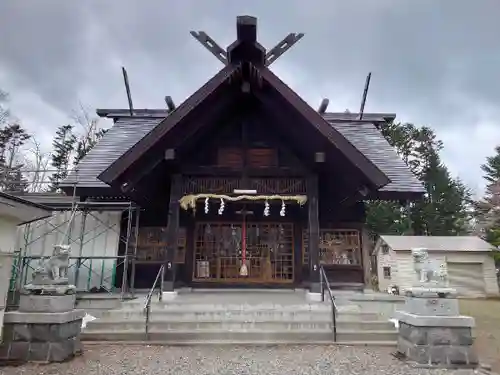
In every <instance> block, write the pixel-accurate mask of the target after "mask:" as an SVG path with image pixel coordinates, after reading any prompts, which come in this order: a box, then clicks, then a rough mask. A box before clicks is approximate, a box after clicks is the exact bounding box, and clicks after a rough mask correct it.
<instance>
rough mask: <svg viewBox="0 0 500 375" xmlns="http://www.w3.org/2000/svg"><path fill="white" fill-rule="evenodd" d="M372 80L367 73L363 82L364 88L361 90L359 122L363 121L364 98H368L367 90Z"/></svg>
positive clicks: (370, 75) (370, 74)
mask: <svg viewBox="0 0 500 375" xmlns="http://www.w3.org/2000/svg"><path fill="white" fill-rule="evenodd" d="M371 78H372V73H371V72H370V73H368V76H367V77H366V82H365V88H364V90H363V97H362V98H361V107H360V108H359V120H363V113H364V112H365V104H366V97H367V96H368V88H369V87H370V80H371Z"/></svg>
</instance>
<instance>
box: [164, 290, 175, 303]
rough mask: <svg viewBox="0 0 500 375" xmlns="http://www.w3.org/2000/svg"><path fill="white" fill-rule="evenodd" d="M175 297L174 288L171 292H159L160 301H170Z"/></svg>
mask: <svg viewBox="0 0 500 375" xmlns="http://www.w3.org/2000/svg"><path fill="white" fill-rule="evenodd" d="M176 297H177V291H176V290H174V291H173V292H163V293H162V294H161V300H162V301H172V300H174V299H175V298H176Z"/></svg>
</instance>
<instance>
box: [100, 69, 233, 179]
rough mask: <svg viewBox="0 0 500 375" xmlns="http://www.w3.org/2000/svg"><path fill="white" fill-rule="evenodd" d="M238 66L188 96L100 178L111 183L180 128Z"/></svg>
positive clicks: (226, 70) (213, 78)
mask: <svg viewBox="0 0 500 375" xmlns="http://www.w3.org/2000/svg"><path fill="white" fill-rule="evenodd" d="M235 70H236V68H235V67H232V66H227V67H225V68H224V69H222V70H221V71H219V72H218V73H217V74H216V75H215V76H213V77H212V78H211V79H210V80H209V81H208V82H207V83H206V84H205V85H203V86H202V87H201V88H200V89H199V90H198V91H196V92H195V93H194V94H193V95H191V96H190V97H189V98H187V99H186V100H185V101H184V102H183V103H182V104H181V105H180V106H179V107H177V109H176V110H175V111H173V112H172V113H171V114H170V115H169V116H167V117H166V118H165V119H164V120H163V121H161V122H160V123H159V124H158V125H157V126H156V127H155V128H154V129H153V130H152V131H150V132H149V133H148V134H147V135H146V136H145V137H144V138H142V139H141V140H140V141H139V142H137V143H136V144H135V145H134V146H133V147H132V148H130V149H129V150H127V151H126V152H125V153H124V154H123V155H122V156H121V157H120V158H118V160H116V161H115V162H114V163H113V164H111V165H110V166H109V167H108V168H107V169H106V170H104V171H103V172H102V173H101V174H100V175H99V176H98V179H100V180H101V181H103V182H105V183H107V184H108V185H111V184H113V183H114V181H116V180H117V179H118V178H119V177H120V175H121V174H123V173H124V172H125V171H126V170H127V169H128V168H129V167H130V166H131V165H132V164H133V163H134V162H136V161H137V160H139V158H141V157H142V156H143V155H144V154H145V153H146V152H147V151H148V150H149V149H150V148H151V147H153V146H155V145H157V144H158V142H159V141H160V140H162V139H163V137H164V136H165V135H166V134H167V133H169V132H171V131H172V130H173V129H174V128H178V126H177V125H178V124H179V123H180V122H181V121H182V120H184V119H185V118H186V117H187V116H188V115H189V114H190V113H192V111H193V110H196V109H197V108H199V106H200V105H201V104H203V103H205V102H206V99H207V98H210V97H211V96H213V95H215V94H217V93H220V91H223V90H225V87H224V83H227V81H228V79H229V77H231V76H232V75H233V73H234V72H235Z"/></svg>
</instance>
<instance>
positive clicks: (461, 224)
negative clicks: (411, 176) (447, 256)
mask: <svg viewBox="0 0 500 375" xmlns="http://www.w3.org/2000/svg"><path fill="white" fill-rule="evenodd" d="M428 157H429V159H428V160H427V165H426V166H425V169H424V170H423V171H422V175H421V181H422V182H423V183H424V186H425V188H426V190H427V194H426V195H425V197H424V199H423V200H421V201H419V202H416V203H415V205H414V206H413V208H412V213H411V218H412V222H413V225H414V228H415V229H416V231H417V232H418V233H421V234H427V235H433V236H446V235H462V234H466V233H467V232H468V231H469V223H470V219H471V217H470V212H469V204H470V202H471V194H470V191H469V190H468V189H467V188H466V187H465V185H464V184H463V183H462V182H461V181H460V180H458V179H453V178H452V177H451V176H450V173H449V171H448V169H447V168H446V166H445V165H443V164H442V162H441V160H440V158H439V156H438V155H437V153H436V152H435V151H432V150H430V154H429V155H428Z"/></svg>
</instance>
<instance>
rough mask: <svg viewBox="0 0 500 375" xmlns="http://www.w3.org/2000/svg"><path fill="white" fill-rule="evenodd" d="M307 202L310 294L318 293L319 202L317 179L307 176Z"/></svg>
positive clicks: (319, 288)
mask: <svg viewBox="0 0 500 375" xmlns="http://www.w3.org/2000/svg"><path fill="white" fill-rule="evenodd" d="M306 189H307V202H308V207H309V210H308V215H309V217H308V225H307V230H308V234H309V236H308V237H309V282H310V290H311V292H312V293H316V292H320V290H321V287H320V276H319V275H320V274H319V206H318V204H319V202H318V177H317V176H309V177H308V178H307V182H306Z"/></svg>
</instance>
